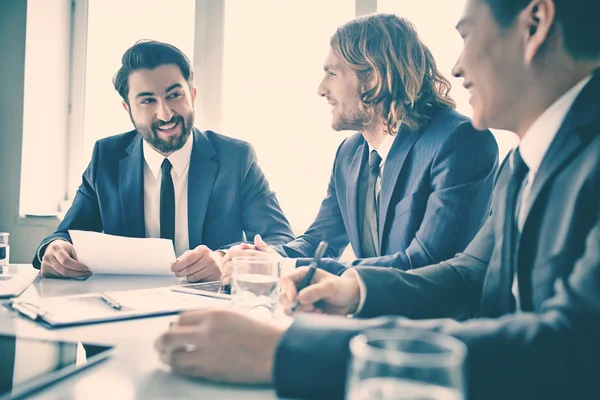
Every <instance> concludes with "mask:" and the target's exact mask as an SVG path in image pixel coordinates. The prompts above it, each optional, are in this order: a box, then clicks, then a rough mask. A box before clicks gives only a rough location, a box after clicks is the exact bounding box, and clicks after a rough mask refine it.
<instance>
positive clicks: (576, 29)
mask: <svg viewBox="0 0 600 400" xmlns="http://www.w3.org/2000/svg"><path fill="white" fill-rule="evenodd" d="M479 1H482V2H485V3H487V5H488V6H489V7H490V9H491V11H492V14H493V16H494V18H495V19H496V21H497V22H498V24H499V25H500V26H501V27H503V28H507V27H509V26H510V25H512V23H513V22H514V20H515V18H516V17H517V15H519V13H520V12H521V11H523V9H525V7H527V6H528V5H529V4H530V3H531V1H532V0H479ZM553 1H554V6H555V7H556V22H558V23H559V24H560V26H561V27H562V35H563V40H564V42H565V49H566V50H567V51H568V52H569V54H571V56H573V57H574V58H580V59H589V58H592V59H595V58H598V57H599V56H600V40H598V38H599V37H600V24H598V22H597V15H598V13H597V12H595V11H596V10H595V9H594V8H596V7H597V6H596V7H594V6H590V3H593V2H590V1H589V0H553Z"/></svg>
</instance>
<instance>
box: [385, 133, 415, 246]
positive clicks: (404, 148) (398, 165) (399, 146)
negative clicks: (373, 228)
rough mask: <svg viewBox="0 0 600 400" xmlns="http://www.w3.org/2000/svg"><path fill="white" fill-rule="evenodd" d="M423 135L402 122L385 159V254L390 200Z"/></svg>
mask: <svg viewBox="0 0 600 400" xmlns="http://www.w3.org/2000/svg"><path fill="white" fill-rule="evenodd" d="M420 135H421V131H414V130H412V129H410V128H409V127H407V126H406V125H404V124H402V125H401V127H400V130H399V131H398V133H397V134H396V138H395V139H394V144H392V148H391V149H390V152H389V154H388V156H387V159H386V160H385V164H384V167H383V177H382V178H381V192H380V194H379V249H380V251H381V254H383V251H384V249H383V248H382V247H381V245H382V243H383V236H384V228H385V222H386V219H387V215H388V212H389V207H390V201H391V199H392V195H393V194H394V188H395V187H396V184H397V182H398V177H399V176H400V172H401V171H402V167H403V166H404V162H405V161H406V157H407V156H408V153H409V152H410V150H411V149H412V147H413V145H414V144H415V142H416V141H417V139H418V138H419V136H420Z"/></svg>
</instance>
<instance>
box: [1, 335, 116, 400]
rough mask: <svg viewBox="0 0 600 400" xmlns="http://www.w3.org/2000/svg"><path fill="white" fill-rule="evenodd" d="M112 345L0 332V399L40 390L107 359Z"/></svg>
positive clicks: (12, 397) (17, 396)
mask: <svg viewBox="0 0 600 400" xmlns="http://www.w3.org/2000/svg"><path fill="white" fill-rule="evenodd" d="M111 348H112V347H110V346H102V345H94V344H85V343H81V342H59V341H48V340H38V339H26V338H19V337H15V336H10V335H4V334H0V400H4V399H15V398H20V397H22V396H24V395H26V394H30V393H31V392H32V391H35V390H38V389H41V388H43V387H44V386H46V385H49V384H51V383H52V382H55V381H57V380H59V379H61V378H64V377H66V376H68V375H70V374H72V373H74V372H77V371H78V370H80V369H82V368H85V367H86V366H88V365H91V364H94V363H96V362H98V361H100V360H102V359H104V358H106V357H107V356H108V355H109V354H110V351H109V350H110V349H111Z"/></svg>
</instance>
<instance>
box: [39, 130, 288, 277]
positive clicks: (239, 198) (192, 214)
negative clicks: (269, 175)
mask: <svg viewBox="0 0 600 400" xmlns="http://www.w3.org/2000/svg"><path fill="white" fill-rule="evenodd" d="M142 140H143V139H142V138H141V136H139V135H138V134H137V132H136V131H131V132H127V133H124V134H121V135H116V136H111V137H108V138H106V139H101V140H99V141H98V142H96V145H95V147H94V153H93V155H92V160H91V162H90V164H89V166H88V167H87V169H86V170H85V172H84V173H83V182H82V184H81V186H80V187H79V190H78V191H77V194H76V195H75V199H74V200H73V205H72V206H71V208H70V209H69V211H68V212H67V214H66V215H65V218H64V220H63V221H62V222H61V224H60V225H59V226H58V229H57V231H56V232H54V233H53V234H52V235H50V236H49V237H47V238H45V239H44V240H43V241H42V243H41V244H40V248H41V251H40V248H38V251H39V253H40V258H41V257H42V256H43V251H44V250H45V245H46V244H47V243H49V242H50V241H52V240H54V239H57V238H62V239H66V240H69V241H70V237H69V234H68V230H69V229H78V230H86V231H96V232H104V233H108V234H111V235H119V236H128V237H139V238H143V237H145V232H146V231H145V222H144V155H143V147H142ZM193 140H194V144H193V147H192V155H191V160H190V167H189V168H190V169H189V176H188V229H189V244H190V248H191V249H193V248H195V247H196V246H198V245H200V244H204V245H206V246H208V247H209V248H211V249H213V250H214V249H218V248H220V247H223V246H227V245H229V244H231V243H235V242H239V241H242V240H244V234H245V235H246V236H248V237H254V235H255V234H257V233H258V234H261V235H262V236H263V238H264V240H265V241H267V242H268V243H270V244H271V245H280V244H283V243H287V242H289V241H290V240H292V239H293V238H294V236H293V233H292V231H291V228H290V226H289V223H288V221H287V219H286V218H285V216H284V214H283V211H282V210H281V208H280V206H279V203H278V202H277V198H276V197H275V193H274V192H272V191H271V190H270V189H269V184H268V182H267V180H266V178H265V176H264V175H263V173H262V171H261V169H260V167H259V166H258V164H257V162H256V155H255V153H254V150H253V149H252V146H251V145H250V144H248V143H246V142H243V141H241V140H237V139H232V138H229V137H226V136H223V135H219V134H217V133H214V132H211V131H206V132H200V131H199V130H197V129H194V131H193ZM33 264H34V266H35V267H37V268H39V267H40V262H39V260H38V256H37V253H36V256H35V257H34V260H33Z"/></svg>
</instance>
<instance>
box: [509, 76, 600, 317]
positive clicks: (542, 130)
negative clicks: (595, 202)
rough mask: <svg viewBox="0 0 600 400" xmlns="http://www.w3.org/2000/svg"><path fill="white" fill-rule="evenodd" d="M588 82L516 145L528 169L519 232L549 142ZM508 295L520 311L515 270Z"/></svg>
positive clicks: (579, 85) (574, 89) (560, 101)
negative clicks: (511, 296) (511, 294)
mask: <svg viewBox="0 0 600 400" xmlns="http://www.w3.org/2000/svg"><path fill="white" fill-rule="evenodd" d="M590 79H592V75H588V76H587V77H585V78H583V79H582V80H581V81H579V83H577V84H576V85H575V86H573V87H572V88H571V89H569V91H567V92H566V93H565V94H563V95H562V96H561V97H560V98H559V99H558V100H556V101H555V102H554V103H553V104H552V105H551V106H550V107H548V109H546V111H544V112H543V113H542V115H540V116H539V117H538V119H537V120H535V122H534V123H533V124H532V125H531V126H530V127H529V129H528V130H527V132H526V133H525V135H524V136H523V139H522V140H521V143H520V144H519V152H520V153H521V158H523V162H525V165H527V167H528V168H529V172H528V174H527V177H526V178H525V180H524V182H523V184H522V186H521V194H520V196H521V199H520V200H521V201H520V206H519V209H518V210H516V212H517V214H516V215H515V217H516V218H517V228H518V229H519V232H521V230H522V229H523V224H524V223H525V219H526V217H527V213H528V211H529V206H530V204H529V195H530V194H531V186H532V185H533V181H534V180H535V176H536V174H537V172H538V170H539V168H540V165H541V164H542V160H543V159H544V156H545V155H546V153H547V152H548V149H549V148H550V145H551V144H552V141H554V138H555V137H556V134H557V133H558V130H559V129H560V126H561V125H562V123H563V122H564V120H565V117H566V116H567V113H568V112H569V110H570V109H571V106H573V103H574V102H575V99H576V98H577V96H578V95H579V93H580V92H581V90H582V89H583V88H584V86H585V85H586V84H587V83H588V82H589V81H590ZM512 293H513V296H515V300H516V306H517V307H516V308H517V312H518V311H519V310H520V309H521V302H520V299H519V280H518V274H517V271H515V275H514V279H513V285H512Z"/></svg>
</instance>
